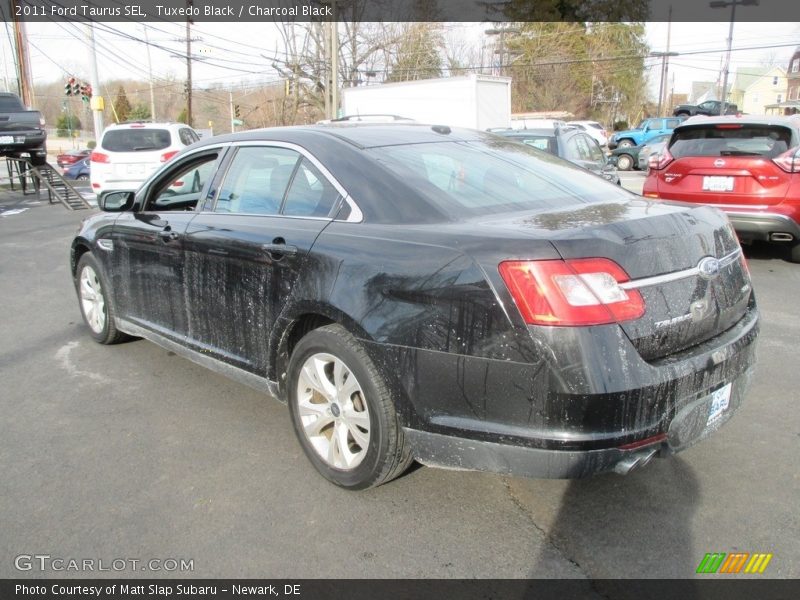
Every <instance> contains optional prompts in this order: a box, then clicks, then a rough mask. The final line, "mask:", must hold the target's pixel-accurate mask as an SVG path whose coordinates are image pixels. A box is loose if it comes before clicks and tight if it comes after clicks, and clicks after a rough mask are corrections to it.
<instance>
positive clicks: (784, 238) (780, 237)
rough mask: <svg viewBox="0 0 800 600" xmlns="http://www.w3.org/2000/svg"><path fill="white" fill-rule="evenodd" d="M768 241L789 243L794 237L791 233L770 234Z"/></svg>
mask: <svg viewBox="0 0 800 600" xmlns="http://www.w3.org/2000/svg"><path fill="white" fill-rule="evenodd" d="M769 239H770V241H771V242H791V241H792V240H793V239H794V236H793V235H792V234H791V233H771V234H769Z"/></svg>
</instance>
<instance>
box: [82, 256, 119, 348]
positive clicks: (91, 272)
mask: <svg viewBox="0 0 800 600" xmlns="http://www.w3.org/2000/svg"><path fill="white" fill-rule="evenodd" d="M75 291H77V293H78V305H79V306H80V309H81V315H83V320H84V322H85V323H86V325H87V326H88V327H89V333H90V335H91V336H92V337H93V338H94V339H95V341H96V342H99V343H101V344H117V343H119V342H122V341H125V340H127V339H130V336H128V335H127V334H125V333H123V332H121V331H120V330H118V329H117V326H116V323H115V322H114V316H115V311H114V304H113V302H112V301H111V298H110V297H109V294H108V291H109V287H108V285H107V282H106V279H105V277H104V276H103V271H102V269H101V268H100V265H99V264H98V262H97V260H96V259H95V257H94V256H92V254H91V253H89V252H87V253H85V254H84V255H83V256H81V259H80V260H79V261H78V269H77V270H76V277H75Z"/></svg>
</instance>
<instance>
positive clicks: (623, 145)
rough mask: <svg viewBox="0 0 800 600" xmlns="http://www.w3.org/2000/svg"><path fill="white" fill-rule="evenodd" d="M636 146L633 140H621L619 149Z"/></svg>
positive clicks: (618, 145)
mask: <svg viewBox="0 0 800 600" xmlns="http://www.w3.org/2000/svg"><path fill="white" fill-rule="evenodd" d="M633 146H634V144H633V142H632V141H631V140H620V141H619V143H618V144H617V148H633Z"/></svg>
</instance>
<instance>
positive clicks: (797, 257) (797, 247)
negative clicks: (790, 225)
mask: <svg viewBox="0 0 800 600" xmlns="http://www.w3.org/2000/svg"><path fill="white" fill-rule="evenodd" d="M789 260H790V261H791V262H793V263H800V242H798V243H796V244H794V245H793V246H791V247H790V248H789Z"/></svg>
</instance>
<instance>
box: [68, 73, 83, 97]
mask: <svg viewBox="0 0 800 600" xmlns="http://www.w3.org/2000/svg"><path fill="white" fill-rule="evenodd" d="M70 80H71V81H72V95H73V96H80V95H81V84H80V83H78V80H77V79H75V78H74V77H70Z"/></svg>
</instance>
